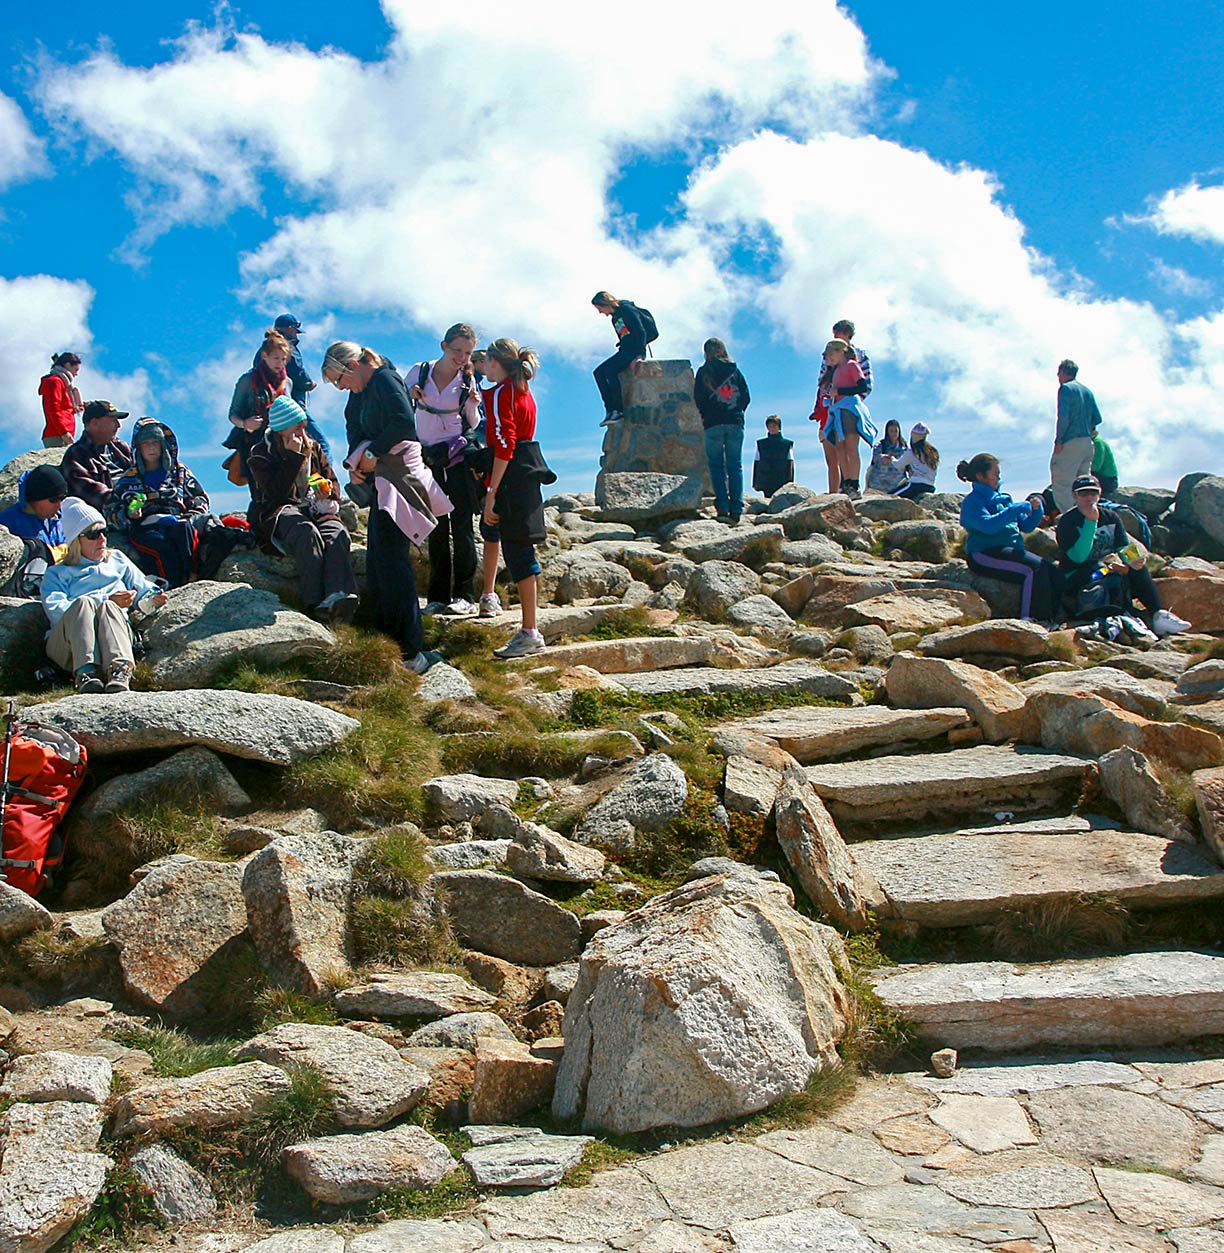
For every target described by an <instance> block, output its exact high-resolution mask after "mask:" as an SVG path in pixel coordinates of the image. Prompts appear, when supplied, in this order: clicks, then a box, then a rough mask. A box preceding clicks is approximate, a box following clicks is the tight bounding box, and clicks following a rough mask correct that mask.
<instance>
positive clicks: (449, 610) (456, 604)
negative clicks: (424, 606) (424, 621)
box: [438, 596, 476, 618]
mask: <svg viewBox="0 0 1224 1253" xmlns="http://www.w3.org/2000/svg"><path fill="white" fill-rule="evenodd" d="M438 612H439V613H440V614H443V615H445V616H446V617H448V618H470V617H471V616H472V614H474V613H475V612H476V606H475V605H473V604H472V602H471V601H470V600H465V599H464V598H463V597H462V596H456V597H455V599H454V600H452V601H451V603H450V604H449V605H444V606H443V607H442V608H441V609H439V610H438Z"/></svg>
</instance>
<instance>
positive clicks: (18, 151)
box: [0, 93, 47, 188]
mask: <svg viewBox="0 0 1224 1253" xmlns="http://www.w3.org/2000/svg"><path fill="white" fill-rule="evenodd" d="M46 169H47V161H46V157H45V155H44V153H43V145H42V140H40V139H39V138H38V137H37V136H36V135H35V134H34V132H33V131H32V130H31V129H30V123H29V122H28V121H27V119H26V115H25V114H24V113H23V112H22V111H21V106H20V105H19V104H18V103H17V101H16V100H14V99H12V97H11V96H6V95H4V94H3V93H0V188H2V187H8V186H10V185H12V184H13V183H18V182H21V181H22V180H23V179H26V178H30V177H32V176H33V175H36V174H42V173H44V172H45V171H46Z"/></svg>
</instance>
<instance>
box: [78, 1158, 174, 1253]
mask: <svg viewBox="0 0 1224 1253" xmlns="http://www.w3.org/2000/svg"><path fill="white" fill-rule="evenodd" d="M163 1226H165V1224H164V1223H163V1221H162V1218H161V1215H160V1214H158V1212H157V1209H156V1208H155V1206H154V1205H153V1201H152V1198H151V1197H150V1196H149V1193H148V1192H147V1191H146V1190H145V1187H144V1185H143V1184H142V1183H141V1182H140V1180H139V1179H137V1177H136V1174H135V1172H134V1171H133V1170H132V1168H131V1167H130V1166H128V1165H127V1164H126V1163H125V1162H116V1163H115V1164H114V1165H112V1166H111V1168H110V1169H109V1170H108V1171H107V1172H106V1182H105V1183H104V1184H103V1185H102V1191H101V1192H99V1193H98V1196H97V1199H96V1200H95V1201H94V1203H93V1205H92V1206H90V1209H89V1213H88V1214H86V1215H85V1216H84V1217H83V1218H80V1219H78V1220H77V1222H76V1224H75V1225H74V1226H73V1228H72V1230H71V1231H70V1232H69V1233H68V1236H67V1239H66V1240H65V1241H64V1244H63V1247H64V1248H101V1249H106V1248H112V1249H116V1250H119V1249H130V1248H133V1247H135V1246H136V1240H137V1238H138V1237H139V1235H140V1233H141V1232H142V1231H144V1230H148V1229H150V1228H153V1227H163Z"/></svg>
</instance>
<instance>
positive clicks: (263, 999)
mask: <svg viewBox="0 0 1224 1253" xmlns="http://www.w3.org/2000/svg"><path fill="white" fill-rule="evenodd" d="M251 1015H252V1020H253V1022H252V1025H253V1027H254V1029H255V1031H256V1032H260V1031H270V1030H271V1029H272V1028H273V1027H278V1026H280V1024H281V1023H285V1022H307V1023H311V1024H313V1025H315V1026H320V1027H334V1026H336V1025H337V1024H338V1023H339V1022H340V1018H339V1016H338V1015H337V1013H336V1011H335V1010H334V1009H333V1008H332V1006H331V1001H330V1000H328V999H325V998H322V997H318V996H310V995H308V994H307V993H305V992H295V991H294V990H293V989H292V988H277V987H272V986H271V985H269V986H267V987H265V988H264V989H263V990H262V991H260V992H258V993H256V995H255V997H254V999H253V1000H252V1002H251Z"/></svg>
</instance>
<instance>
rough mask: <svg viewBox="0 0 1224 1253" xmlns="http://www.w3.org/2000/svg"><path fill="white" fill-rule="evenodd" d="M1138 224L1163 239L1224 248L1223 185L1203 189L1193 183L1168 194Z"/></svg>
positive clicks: (1196, 183) (1218, 184)
mask: <svg viewBox="0 0 1224 1253" xmlns="http://www.w3.org/2000/svg"><path fill="white" fill-rule="evenodd" d="M1139 221H1141V222H1146V223H1147V224H1148V225H1150V226H1152V227H1154V228H1155V229H1156V230H1157V231H1159V232H1160V234H1162V235H1180V236H1183V237H1185V238H1186V239H1197V240H1198V241H1199V242H1201V243H1214V244H1224V183H1216V184H1214V185H1210V186H1207V187H1204V186H1202V185H1201V184H1200V183H1199V182H1197V181H1194V182H1190V183H1187V184H1186V186H1185V187H1177V188H1174V189H1173V190H1171V191H1167V192H1165V194H1164V195H1163V196H1161V197H1160V199H1159V200H1158V201H1156V203H1155V204H1154V205H1153V206H1152V210H1151V212H1150V213H1148V214H1147V215H1146V216H1145V217H1142V218H1140V219H1139Z"/></svg>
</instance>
